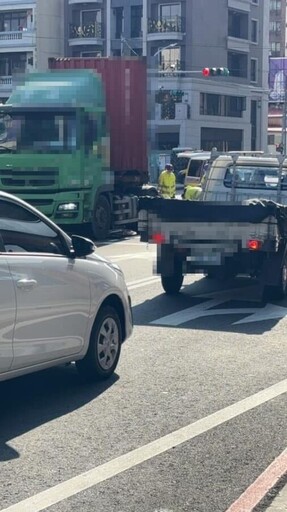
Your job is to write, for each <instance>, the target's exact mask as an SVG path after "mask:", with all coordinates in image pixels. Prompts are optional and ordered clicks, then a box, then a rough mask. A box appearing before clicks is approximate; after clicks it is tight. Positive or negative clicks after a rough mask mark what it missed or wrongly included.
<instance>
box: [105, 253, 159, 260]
mask: <svg viewBox="0 0 287 512" xmlns="http://www.w3.org/2000/svg"><path fill="white" fill-rule="evenodd" d="M105 257H106V258H107V259H109V260H110V261H115V262H117V261H125V260H140V259H152V258H154V257H155V254H154V253H151V252H148V251H147V252H136V253H134V252H132V253H127V254H117V255H114V256H104V258H105Z"/></svg>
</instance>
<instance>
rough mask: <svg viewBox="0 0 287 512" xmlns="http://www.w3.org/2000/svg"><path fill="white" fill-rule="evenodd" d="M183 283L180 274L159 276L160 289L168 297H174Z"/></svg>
mask: <svg viewBox="0 0 287 512" xmlns="http://www.w3.org/2000/svg"><path fill="white" fill-rule="evenodd" d="M182 283H183V275H182V274H181V273H177V274H173V275H171V276H161V284H162V287H163V289H164V291H165V293H167V294H168V295H175V294H176V293H179V291H180V289H181V286H182Z"/></svg>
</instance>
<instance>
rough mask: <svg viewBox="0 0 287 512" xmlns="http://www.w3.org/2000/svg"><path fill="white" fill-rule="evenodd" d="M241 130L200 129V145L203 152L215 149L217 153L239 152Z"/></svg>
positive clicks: (216, 127) (241, 136)
mask: <svg viewBox="0 0 287 512" xmlns="http://www.w3.org/2000/svg"><path fill="white" fill-rule="evenodd" d="M242 139H243V131H242V130H232V129H231V130H229V129H224V128H218V126H215V127H214V128H201V145H200V147H201V148H202V149H203V150H204V151H211V150H212V148H214V147H216V148H217V149H218V150H219V151H241V149H242Z"/></svg>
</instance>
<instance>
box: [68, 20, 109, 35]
mask: <svg viewBox="0 0 287 512" xmlns="http://www.w3.org/2000/svg"><path fill="white" fill-rule="evenodd" d="M102 37H103V26H102V23H99V22H98V21H95V22H94V23H89V24H88V25H74V24H73V25H70V38H71V39H77V38H100V39H101V38H102Z"/></svg>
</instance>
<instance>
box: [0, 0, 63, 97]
mask: <svg viewBox="0 0 287 512" xmlns="http://www.w3.org/2000/svg"><path fill="white" fill-rule="evenodd" d="M65 3H66V0H27V1H25V0H24V1H23V0H22V1H21V0H9V1H8V0H0V102H2V103H3V102H5V101H6V100H7V98H8V97H9V95H10V93H11V91H12V86H13V81H14V80H16V79H17V77H18V76H19V75H21V74H23V73H27V72H30V71H33V70H35V69H37V70H40V71H43V70H45V69H47V66H48V58H49V57H51V56H54V57H59V56H62V55H63V54H64V51H65V32H64V25H65V22H64V10H65V9H64V8H65Z"/></svg>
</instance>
